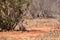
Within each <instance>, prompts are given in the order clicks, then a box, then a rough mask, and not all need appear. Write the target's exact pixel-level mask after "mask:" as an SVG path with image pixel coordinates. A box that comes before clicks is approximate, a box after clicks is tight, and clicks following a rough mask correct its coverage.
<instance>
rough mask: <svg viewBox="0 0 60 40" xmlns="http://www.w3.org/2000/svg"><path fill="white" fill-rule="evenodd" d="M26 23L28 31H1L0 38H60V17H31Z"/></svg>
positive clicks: (7, 39)
mask: <svg viewBox="0 0 60 40" xmlns="http://www.w3.org/2000/svg"><path fill="white" fill-rule="evenodd" d="M34 22H35V23H36V24H34V25H32V26H30V24H33V23H34ZM24 23H25V24H26V23H27V24H26V26H29V27H26V29H27V30H28V31H25V32H21V31H12V32H0V40H60V23H59V19H31V20H30V19H29V20H25V21H24ZM38 23H39V24H38ZM51 23H53V24H54V25H53V24H51ZM45 24H47V25H45Z"/></svg>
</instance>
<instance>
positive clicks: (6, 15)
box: [0, 0, 28, 31]
mask: <svg viewBox="0 0 60 40" xmlns="http://www.w3.org/2000/svg"><path fill="white" fill-rule="evenodd" d="M26 3H28V0H0V29H1V30H2V31H6V30H13V29H14V27H15V26H14V25H15V24H17V23H18V22H19V21H20V20H21V19H23V12H22V10H21V9H22V6H23V4H26Z"/></svg>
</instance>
